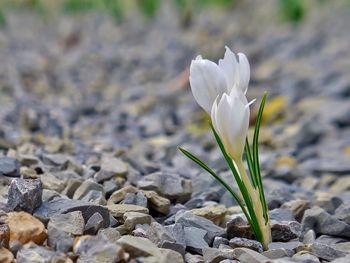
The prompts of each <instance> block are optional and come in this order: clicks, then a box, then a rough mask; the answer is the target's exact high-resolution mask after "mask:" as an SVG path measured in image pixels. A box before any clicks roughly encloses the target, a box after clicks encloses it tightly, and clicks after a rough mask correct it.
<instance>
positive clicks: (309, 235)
mask: <svg viewBox="0 0 350 263" xmlns="http://www.w3.org/2000/svg"><path fill="white" fill-rule="evenodd" d="M315 240H316V233H315V231H314V230H313V229H310V230H308V231H306V233H305V234H304V236H303V243H304V244H312V243H314V242H315Z"/></svg>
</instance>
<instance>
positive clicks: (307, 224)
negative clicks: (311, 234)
mask: <svg viewBox="0 0 350 263" xmlns="http://www.w3.org/2000/svg"><path fill="white" fill-rule="evenodd" d="M302 229H303V231H304V232H305V231H307V230H309V229H314V230H315V231H316V233H317V234H326V235H334V236H340V237H350V225H348V224H346V223H344V222H343V221H340V220H339V219H337V218H336V217H335V216H332V215H330V214H328V213H327V212H326V211H325V210H324V209H322V208H320V207H313V208H311V209H308V210H306V211H305V214H304V217H303V220H302Z"/></svg>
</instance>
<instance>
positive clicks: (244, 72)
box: [238, 53, 250, 94]
mask: <svg viewBox="0 0 350 263" xmlns="http://www.w3.org/2000/svg"><path fill="white" fill-rule="evenodd" d="M238 59H239V62H238V68H239V87H240V88H241V89H242V91H243V93H244V94H245V93H246V92H247V89H248V84H249V80H250V66H249V62H248V59H247V57H246V55H244V54H243V53H238Z"/></svg>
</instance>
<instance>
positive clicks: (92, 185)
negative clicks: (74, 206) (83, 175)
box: [73, 179, 103, 199]
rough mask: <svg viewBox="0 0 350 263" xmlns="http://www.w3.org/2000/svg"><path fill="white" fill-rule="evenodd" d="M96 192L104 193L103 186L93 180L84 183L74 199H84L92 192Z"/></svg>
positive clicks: (75, 193)
mask: <svg viewBox="0 0 350 263" xmlns="http://www.w3.org/2000/svg"><path fill="white" fill-rule="evenodd" d="M92 190H95V191H99V192H103V186H102V185H100V184H98V183H96V182H94V181H93V180H91V179H88V180H86V181H84V182H83V183H82V184H81V185H80V186H79V187H78V188H77V189H76V190H75V192H74V195H73V199H82V198H83V197H84V196H85V195H87V194H88V193H89V192H90V191H92Z"/></svg>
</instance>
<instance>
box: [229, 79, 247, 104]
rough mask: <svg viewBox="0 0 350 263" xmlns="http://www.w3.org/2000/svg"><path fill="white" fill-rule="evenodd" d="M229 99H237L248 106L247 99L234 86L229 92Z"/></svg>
mask: <svg viewBox="0 0 350 263" xmlns="http://www.w3.org/2000/svg"><path fill="white" fill-rule="evenodd" d="M230 97H231V98H238V99H239V100H240V101H241V102H242V103H243V104H244V105H246V104H248V100H247V97H246V96H245V94H244V93H243V91H242V90H241V89H240V88H238V87H237V85H236V84H235V86H234V88H233V89H232V90H231V92H230Z"/></svg>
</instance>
